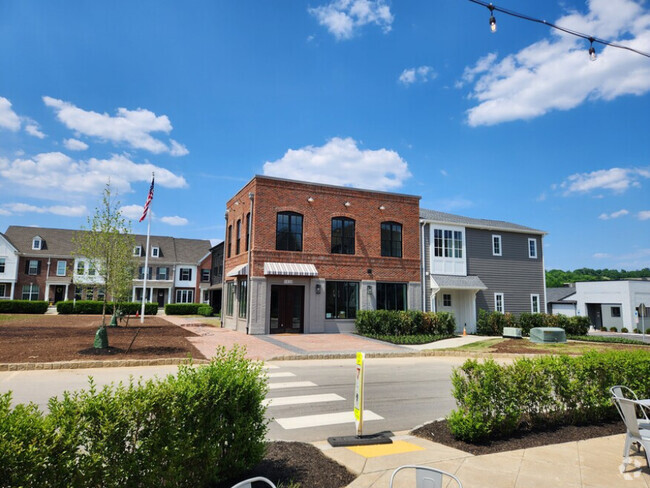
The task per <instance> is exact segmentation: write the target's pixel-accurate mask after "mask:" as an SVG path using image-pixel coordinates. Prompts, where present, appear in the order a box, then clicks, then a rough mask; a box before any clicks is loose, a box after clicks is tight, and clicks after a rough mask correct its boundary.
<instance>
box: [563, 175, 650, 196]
mask: <svg viewBox="0 0 650 488" xmlns="http://www.w3.org/2000/svg"><path fill="white" fill-rule="evenodd" d="M643 178H650V171H648V170H647V169H645V168H611V169H601V170H598V171H592V172H591V173H576V174H574V175H571V176H569V177H568V178H567V179H566V180H565V181H563V182H562V183H561V184H560V185H559V188H562V189H563V190H564V195H565V196H567V195H570V194H572V193H588V192H590V191H593V190H610V191H612V192H614V193H624V192H625V191H627V190H628V189H629V188H630V187H640V186H641V183H640V182H639V180H640V179H643Z"/></svg>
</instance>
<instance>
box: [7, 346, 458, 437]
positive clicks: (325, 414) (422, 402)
mask: <svg viewBox="0 0 650 488" xmlns="http://www.w3.org/2000/svg"><path fill="white" fill-rule="evenodd" d="M462 362H463V360H462V359H460V358H446V357H444V358H443V357H431V358H393V359H388V358H381V359H367V360H366V381H365V410H366V411H369V413H368V415H367V418H370V419H376V420H367V421H366V422H365V423H364V434H371V433H376V432H380V431H384V430H391V431H393V432H398V431H403V430H409V429H412V428H413V427H415V426H418V425H421V424H423V423H425V422H428V421H430V420H434V419H437V418H440V417H443V416H445V415H446V414H448V413H449V411H450V410H451V409H452V408H453V407H454V401H453V399H452V398H451V394H450V389H451V381H450V374H451V370H452V368H453V367H454V366H456V365H460V364H461V363H462ZM268 367H269V369H268V375H269V386H270V390H269V394H268V395H267V399H269V401H270V405H269V408H268V417H269V418H270V419H274V420H273V421H272V422H271V423H270V425H269V433H268V437H269V439H271V440H298V441H306V442H309V441H319V440H325V439H327V438H328V437H330V436H345V435H353V434H354V433H355V431H354V423H353V421H352V409H353V398H354V384H355V361H354V360H353V359H346V360H301V361H277V362H270V363H268ZM175 371H176V366H156V367H139V368H99V369H84V370H81V369H77V370H53V371H45V370H39V371H14V372H2V373H0V393H4V392H6V391H8V390H12V392H13V400H14V403H26V402H29V401H32V402H35V403H36V404H38V405H39V406H40V407H41V408H43V409H45V408H46V407H47V401H48V399H49V398H50V397H51V396H55V395H61V394H62V393H63V391H65V390H75V389H80V388H87V386H88V376H93V378H94V381H95V383H96V384H97V386H99V387H101V386H103V385H105V384H108V383H111V382H118V381H128V379H129V376H134V377H140V376H141V377H143V378H145V379H147V378H151V377H154V376H159V377H164V376H166V375H167V374H173V373H174V372H175ZM282 403H284V404H282Z"/></svg>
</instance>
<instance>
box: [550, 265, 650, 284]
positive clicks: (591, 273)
mask: <svg viewBox="0 0 650 488" xmlns="http://www.w3.org/2000/svg"><path fill="white" fill-rule="evenodd" d="M630 278H650V268H643V269H641V270H638V271H626V270H624V269H622V270H620V271H619V270H617V269H591V268H580V269H576V270H573V271H562V270H561V269H551V270H548V271H547V272H546V286H547V287H549V288H553V287H557V286H562V285H564V283H575V282H576V281H605V280H627V279H630Z"/></svg>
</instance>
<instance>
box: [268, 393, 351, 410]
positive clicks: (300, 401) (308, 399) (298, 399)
mask: <svg viewBox="0 0 650 488" xmlns="http://www.w3.org/2000/svg"><path fill="white" fill-rule="evenodd" d="M340 400H345V398H343V397H342V396H339V395H337V394H336V393H324V394H321V395H299V396H289V397H279V398H267V399H266V400H264V401H263V402H262V404H263V405H264V406H269V405H270V406H272V407H281V406H283V405H304V404H306V403H322V402H338V401H340Z"/></svg>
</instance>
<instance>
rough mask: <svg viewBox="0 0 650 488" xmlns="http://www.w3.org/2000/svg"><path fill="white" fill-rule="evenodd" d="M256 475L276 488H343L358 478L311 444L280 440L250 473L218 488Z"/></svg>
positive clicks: (265, 487) (263, 485)
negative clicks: (269, 481) (270, 482)
mask: <svg viewBox="0 0 650 488" xmlns="http://www.w3.org/2000/svg"><path fill="white" fill-rule="evenodd" d="M254 476H263V477H265V478H268V479H270V480H271V481H272V482H273V483H274V484H275V485H276V486H278V487H280V486H282V487H284V488H288V487H291V486H300V487H301V488H342V487H344V486H347V485H349V484H350V483H352V481H354V479H355V478H356V476H355V475H354V474H352V473H350V472H349V471H348V470H347V469H346V468H345V467H343V466H341V465H340V464H338V463H337V462H336V461H334V460H332V459H330V458H328V457H327V456H325V454H323V453H322V452H321V451H320V449H318V448H317V447H314V446H312V445H311V444H305V443H303V442H283V441H277V442H270V443H269V444H268V446H267V450H266V456H264V459H263V460H262V462H260V463H259V464H258V465H257V466H255V467H254V468H253V469H251V470H250V471H249V472H248V473H245V474H243V475H242V476H240V477H238V479H236V480H230V481H229V482H226V483H222V484H220V485H216V486H215V487H214V488H228V487H231V486H233V485H235V484H236V483H238V482H240V481H243V480H245V479H248V478H253V477H254ZM253 486H254V487H255V488H257V487H258V486H259V487H264V488H268V485H266V484H264V483H260V484H257V483H254V484H253Z"/></svg>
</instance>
